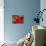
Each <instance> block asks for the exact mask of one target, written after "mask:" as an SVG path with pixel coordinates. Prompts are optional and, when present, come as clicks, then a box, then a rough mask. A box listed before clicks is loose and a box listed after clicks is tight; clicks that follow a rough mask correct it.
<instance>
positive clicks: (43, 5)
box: [40, 0, 46, 26]
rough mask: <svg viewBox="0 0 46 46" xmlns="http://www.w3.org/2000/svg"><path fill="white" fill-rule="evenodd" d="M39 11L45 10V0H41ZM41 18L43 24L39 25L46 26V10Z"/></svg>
mask: <svg viewBox="0 0 46 46" xmlns="http://www.w3.org/2000/svg"><path fill="white" fill-rule="evenodd" d="M40 9H41V11H42V10H43V9H46V0H41V1H40ZM42 17H43V22H42V21H41V22H40V25H43V26H46V10H45V11H44V12H43V15H42Z"/></svg>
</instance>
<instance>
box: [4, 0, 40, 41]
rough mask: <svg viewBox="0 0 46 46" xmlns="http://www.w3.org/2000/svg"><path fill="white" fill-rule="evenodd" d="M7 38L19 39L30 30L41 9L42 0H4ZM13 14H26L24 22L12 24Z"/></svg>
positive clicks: (9, 39) (11, 39) (5, 33)
mask: <svg viewBox="0 0 46 46" xmlns="http://www.w3.org/2000/svg"><path fill="white" fill-rule="evenodd" d="M4 2H5V3H4V6H5V7H4V17H5V19H4V20H5V23H4V35H5V40H8V41H18V40H19V39H20V38H22V37H24V36H25V35H26V34H27V33H28V32H29V31H30V30H31V26H32V25H33V24H35V23H34V22H33V19H34V17H36V14H35V12H37V11H39V9H40V0H5V1H4ZM12 15H24V24H12Z"/></svg>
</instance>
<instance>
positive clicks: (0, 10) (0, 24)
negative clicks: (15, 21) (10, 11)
mask: <svg viewBox="0 0 46 46" xmlns="http://www.w3.org/2000/svg"><path fill="white" fill-rule="evenodd" d="M0 41H1V42H2V41H4V0H0Z"/></svg>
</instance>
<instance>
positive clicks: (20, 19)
mask: <svg viewBox="0 0 46 46" xmlns="http://www.w3.org/2000/svg"><path fill="white" fill-rule="evenodd" d="M12 23H13V24H23V23H24V16H23V15H21V16H20V15H12Z"/></svg>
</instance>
